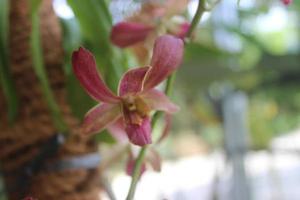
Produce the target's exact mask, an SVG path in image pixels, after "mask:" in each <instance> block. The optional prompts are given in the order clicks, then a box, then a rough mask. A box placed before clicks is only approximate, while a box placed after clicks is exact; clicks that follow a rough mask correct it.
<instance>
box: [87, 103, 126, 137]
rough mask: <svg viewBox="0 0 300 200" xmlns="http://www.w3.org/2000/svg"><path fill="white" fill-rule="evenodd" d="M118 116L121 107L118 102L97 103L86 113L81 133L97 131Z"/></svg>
mask: <svg viewBox="0 0 300 200" xmlns="http://www.w3.org/2000/svg"><path fill="white" fill-rule="evenodd" d="M120 116H121V108H120V105H119V104H108V103H103V104H99V105H97V106H95V107H94V108H92V109H91V110H90V111H89V112H88V113H87V114H86V116H85V117H84V120H83V123H82V127H81V128H82V129H81V131H82V133H83V134H92V133H98V132H100V131H101V130H103V129H105V128H106V127H107V126H108V125H110V124H111V123H113V122H115V121H116V120H117V119H118V118H119V117H120Z"/></svg>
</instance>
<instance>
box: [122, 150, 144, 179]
mask: <svg viewBox="0 0 300 200" xmlns="http://www.w3.org/2000/svg"><path fill="white" fill-rule="evenodd" d="M134 165H135V160H134V158H133V156H132V155H130V156H129V158H128V161H127V163H126V174H127V175H129V176H132V174H133V170H134ZM145 171H146V164H145V162H143V163H142V166H141V171H140V176H141V175H143V173H144V172H145Z"/></svg>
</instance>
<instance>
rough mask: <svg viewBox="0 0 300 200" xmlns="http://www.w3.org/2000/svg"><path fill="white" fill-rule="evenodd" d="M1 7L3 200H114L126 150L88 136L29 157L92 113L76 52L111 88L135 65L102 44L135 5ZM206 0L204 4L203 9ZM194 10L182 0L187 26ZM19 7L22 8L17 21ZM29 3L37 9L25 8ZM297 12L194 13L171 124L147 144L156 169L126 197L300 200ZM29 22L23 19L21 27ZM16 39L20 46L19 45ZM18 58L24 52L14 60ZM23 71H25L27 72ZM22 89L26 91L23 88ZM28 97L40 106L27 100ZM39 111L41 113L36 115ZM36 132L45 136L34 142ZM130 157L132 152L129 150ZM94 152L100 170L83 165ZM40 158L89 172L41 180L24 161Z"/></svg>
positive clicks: (221, 8) (269, 1) (92, 1)
mask: <svg viewBox="0 0 300 200" xmlns="http://www.w3.org/2000/svg"><path fill="white" fill-rule="evenodd" d="M12 2H13V1H11V2H10V1H5V0H1V5H0V14H1V15H2V16H0V17H1V20H2V21H1V27H0V28H1V29H0V33H1V38H0V39H1V43H0V46H1V48H0V50H1V52H0V53H1V54H0V58H1V61H2V62H1V63H0V66H1V71H0V72H1V76H0V77H1V79H0V80H1V90H0V92H1V95H0V99H1V98H2V100H0V106H1V107H2V108H0V111H1V116H2V117H1V118H0V119H1V126H0V128H1V129H0V132H2V133H0V135H1V138H0V144H1V145H3V147H1V150H0V151H2V152H1V153H0V164H1V167H2V171H3V172H2V176H3V179H2V184H1V185H0V187H2V189H1V191H2V192H1V195H2V199H3V200H4V199H7V198H8V197H9V196H10V199H21V198H24V197H25V196H26V195H29V196H33V197H37V198H38V199H54V198H56V199H99V198H101V199H110V198H112V197H111V194H110V192H109V191H113V193H114V194H115V197H116V199H124V197H125V196H126V194H127V191H128V188H129V184H130V176H128V175H126V173H125V170H124V169H125V165H126V159H127V157H126V155H124V154H122V152H124V149H127V148H128V146H127V145H126V144H116V142H115V140H114V138H113V137H111V136H110V134H109V133H107V132H105V133H101V134H98V135H96V136H95V137H94V138H93V142H92V144H91V143H90V142H87V141H85V140H84V139H82V138H80V137H79V136H76V137H75V136H73V139H69V140H67V142H66V143H65V144H66V145H65V144H64V147H63V150H56V149H54V150H53V149H50V150H48V151H52V152H56V151H58V152H59V153H58V156H56V155H55V156H54V158H53V156H52V155H48V154H46V156H43V155H44V154H40V153H38V152H40V151H42V150H41V148H40V147H38V146H41V145H42V146H43V145H44V146H45V145H46V144H48V143H49V141H50V140H49V138H52V137H54V136H57V135H58V134H57V133H64V132H72V131H73V129H76V127H78V123H79V121H80V120H81V119H82V117H83V115H84V113H85V112H86V111H87V110H88V109H89V108H90V107H92V105H94V104H95V102H94V101H93V100H91V99H90V98H89V97H88V96H87V95H86V94H85V93H84V92H83V90H82V89H81V88H80V86H79V84H78V82H77V81H76V80H75V78H74V75H73V73H72V70H71V66H70V57H71V53H72V51H73V50H75V49H77V48H78V46H80V45H83V46H85V47H87V48H88V49H90V50H91V51H92V52H93V53H94V54H95V57H96V60H97V63H98V65H99V69H100V71H101V72H102V73H103V74H104V77H105V80H106V82H107V83H108V85H109V86H110V87H111V88H112V89H116V86H117V80H118V79H119V77H120V76H121V74H122V72H124V71H125V70H126V69H127V68H128V67H133V66H135V65H136V64H137V61H136V59H135V58H134V55H133V53H132V52H131V51H130V50H128V49H125V50H123V49H120V48H117V47H115V46H113V45H112V44H111V43H110V41H109V33H110V30H111V26H112V25H113V24H116V23H117V22H120V21H123V20H124V19H126V18H127V17H129V16H130V15H131V14H132V13H134V12H138V10H139V9H140V8H141V3H143V2H142V1H139V0H111V1H109V0H107V1H96V0H88V1H86V2H84V3H83V1H81V2H80V1H78V0H69V1H68V2H66V1H65V0H54V1H47V0H45V1H43V3H42V4H41V3H38V2H39V1H34V0H32V1H28V2H31V3H28V2H27V4H26V1H22V0H17V1H15V2H14V3H12ZM24 2H25V3H24ZM45 2H46V3H45ZM47 2H48V3H47ZM209 3H210V4H211V5H212V4H213V3H214V1H209ZM14 4H16V5H14ZM29 4H30V6H28V5H29ZM38 4H40V5H38ZM43 4H45V5H44V6H43ZM197 4H198V1H196V0H191V1H189V3H188V6H187V8H186V10H185V11H184V13H183V14H182V15H183V16H184V18H185V19H187V20H188V21H191V19H192V17H193V16H194V14H195V12H196V8H197ZM24 5H27V8H28V7H30V8H31V9H27V12H25V14H24V15H22V11H23V10H24ZM39 6H40V11H38V9H37V8H36V7H39ZM51 6H53V8H54V12H53V13H50V14H49V12H48V11H47V8H48V7H51ZM25 7H26V6H25ZM35 8H36V10H35ZM22 9H23V10H22ZM50 9H51V8H50ZM41 10H42V11H41ZM43 10H44V11H45V12H43ZM299 11H300V2H299V1H297V0H295V1H294V2H293V3H292V4H290V5H289V6H286V5H284V4H283V3H282V2H281V1H279V0H265V1H259V0H256V1H255V0H240V1H237V0H221V1H220V2H219V3H217V4H216V5H215V6H214V8H213V9H212V10H211V11H207V12H205V13H204V15H203V18H202V20H201V22H200V24H199V25H198V27H197V30H196V32H195V33H194V35H193V41H189V42H187V45H186V48H185V56H184V62H183V64H182V66H181V68H180V70H179V71H178V73H177V76H176V81H175V86H174V91H173V96H172V99H173V101H174V102H176V103H177V104H178V105H180V108H181V110H180V112H178V113H177V114H176V115H174V116H173V120H172V128H171V130H170V133H169V135H168V137H167V138H166V139H165V140H164V141H163V142H162V143H160V144H159V145H155V147H154V148H155V149H156V152H157V153H159V154H160V158H161V159H162V166H161V171H160V172H155V171H153V170H151V169H150V168H149V170H146V172H145V173H144V174H143V175H142V177H141V180H140V182H139V185H138V188H137V193H136V199H145V200H148V199H149V200H156V199H158V200H159V199H170V200H173V199H174V200H195V199H199V200H206V199H207V200H227V199H228V200H229V199H230V200H248V199H249V200H250V199H253V200H298V199H300V191H299V189H298V186H299V185H300V157H299V152H300V127H299V125H300V115H299V113H300V91H299V89H300V87H299V86H298V84H300V66H299V65H300V42H299V41H300V31H299V25H300V16H299V13H300V12H299ZM18 12H19V13H18ZM20 13H21V14H20ZM28 13H29V14H28ZM28 15H30V17H29V18H28V19H27V20H24V19H23V18H22V17H24V16H28ZM47 15H51V16H53V17H54V18H56V17H55V16H57V17H58V20H59V21H58V20H57V24H54V22H47V19H48V21H50V20H51V19H50V18H49V16H48V17H47ZM25 18H26V17H25ZM43 18H46V19H43ZM8 19H9V20H8ZM56 19H57V18H56ZM54 21H55V20H54ZM43 24H44V25H43ZM24 27H25V29H24ZM28 27H29V28H28ZM53 27H59V28H53ZM27 28H28V29H27ZM23 31H25V32H26V31H28V34H27V35H26V34H25V35H26V36H24V37H23V36H22V34H20V33H21V32H23ZM44 32H46V33H44ZM59 33H60V36H59V37H56V35H57V34H59ZM40 36H42V37H41V38H42V39H39V38H40ZM22 37H23V39H24V40H26V41H25V42H24V45H25V46H26V45H27V46H28V47H24V45H23V46H22V45H20V44H21V43H20V42H19V40H21V39H22ZM20 38H21V39H20ZM45 38H46V39H45ZM47 38H48V39H47ZM55 38H58V39H55ZM53 40H55V41H54V42H53ZM43 41H44V43H43ZM45 41H48V42H45ZM41 43H42V44H41ZM47 43H51V44H47ZM57 44H59V45H58V46H59V47H58V46H57ZM17 45H19V46H21V47H16V46H17ZM23 48H25V49H26V48H27V49H26V50H24V49H23ZM23 51H26V52H27V54H28V55H27V54H26V55H27V56H20V55H19V53H20V52H21V53H22V52H23ZM51 52H54V53H51ZM55 52H56V53H55ZM55 54H59V55H55ZM18 55H19V56H18ZM43 55H44V56H43ZM47 55H48V57H47ZM51 56H52V57H51ZM27 57H30V58H31V59H29V60H30V61H28V62H30V63H31V64H24V65H25V67H24V69H22V70H20V69H21V68H22V66H21V65H22V60H26V59H27ZM51 60H56V61H57V60H59V62H58V63H55V62H53V61H51ZM43 63H44V64H43ZM28 65H29V67H28ZM56 65H57V66H59V67H55V66H56ZM26 66H27V68H26ZM32 66H33V67H32ZM28 68H32V71H30V72H28V70H29V69H28ZM57 68H59V69H57ZM43 69H47V70H46V71H45V70H43ZM56 69H57V70H56ZM55 70H56V71H55ZM22 73H24V74H25V75H26V74H27V73H28V74H32V73H34V74H36V77H37V78H36V77H30V76H28V77H29V78H27V79H25V78H24V77H23V75H22ZM47 74H48V75H47ZM51 74H52V75H51ZM62 74H63V77H62V78H61V76H62ZM47 76H48V78H47ZM30 80H34V81H36V82H38V83H39V84H40V87H39V89H38V91H40V92H37V94H36V93H34V94H27V93H28V91H30V90H31V87H35V85H36V82H34V81H30ZM24 84H25V85H27V86H26V88H24V89H22V87H23V85H24ZM24 87H25V86H24ZM161 87H163V86H161ZM23 90H24V91H25V92H22V91H23ZM61 90H63V91H61ZM51 91H53V92H52V93H51ZM23 93H24V94H23ZM61 93H63V94H61ZM35 94H36V96H37V97H34V95H35ZM62 96H63V97H62ZM33 97H34V98H33ZM38 98H41V99H43V100H42V101H43V102H44V103H40V102H39V101H37V99H38ZM55 101H56V103H55ZM32 102H33V103H32ZM45 102H46V103H45ZM57 102H58V103H57ZM36 104H38V105H37V107H39V105H40V104H43V105H44V104H45V106H44V107H47V109H46V111H45V110H44V109H42V111H40V109H37V108H36V107H35V106H36ZM78 105H80V106H78ZM30 106H31V107H33V109H31V110H30V111H28V109H29V108H24V107H30ZM20 110H21V111H20ZM20 112H21V113H23V114H20ZM40 112H42V114H40ZM28 113H29V114H28ZM45 113H50V114H48V115H49V116H48V115H47V116H48V117H45ZM60 115H61V116H60ZM53 116H54V117H53ZM70 116H71V117H70ZM43 117H44V118H43ZM40 118H41V119H42V120H41V121H39V119H40ZM45 118H46V119H45ZM61 118H63V120H60V119H61ZM55 119H56V120H55ZM45 121H46V122H45ZM50 121H51V122H50ZM53 121H54V122H53ZM55 121H58V122H55ZM61 121H65V124H62V123H61ZM39 122H41V125H40V126H41V127H40V128H39V125H38V123H39ZM35 123H36V124H35ZM12 124H14V125H12ZM31 124H33V125H31ZM50 124H51V125H50ZM53 124H54V125H53ZM48 126H49V128H48ZM28 127H29V128H28ZM53 127H54V128H53ZM70 127H71V128H70ZM163 127H164V123H163V120H161V121H160V123H159V126H158V127H157V128H156V129H155V130H154V132H153V137H154V138H158V137H159V132H160V131H161V130H162V129H163ZM66 130H72V131H66ZM43 131H44V132H45V133H44V132H43ZM33 132H35V133H33ZM74 132H76V130H74ZM54 133H55V134H54ZM11 135H15V137H14V138H13V137H12V136H11ZM22 135H26V136H24V138H27V137H31V136H32V137H31V139H28V140H30V141H29V142H28V141H27V140H26V139H22V140H20V138H21V137H23V136H22ZM41 135H44V136H43V137H42V138H41ZM74 135H76V134H74ZM78 137H79V138H78ZM32 138H33V139H32ZM26 141H27V142H26ZM33 141H34V142H33ZM19 143H22V144H19ZM56 143H59V142H56ZM54 146H55V145H54ZM81 146H84V147H82V148H81ZM91 146H92V148H91ZM13 147H14V148H13ZM50 147H53V145H50ZM36 148H37V149H40V150H36ZM76 148H78V149H82V150H78V149H76ZM136 150H137V149H136V148H135V147H133V151H134V152H135V151H136ZM95 151H99V152H100V158H101V160H100V161H99V163H98V162H96V161H97V159H96V161H95V158H94V157H92V158H91V160H92V161H90V160H86V159H87V158H86V157H84V156H83V155H85V154H87V153H88V155H90V154H92V153H91V152H95ZM26 155H27V157H26ZM40 155H42V157H45V158H46V161H45V160H44V161H43V163H45V162H46V163H47V161H48V160H47V159H48V158H49V160H51V159H57V158H58V159H59V162H60V163H61V159H65V158H67V159H68V158H70V157H71V159H73V160H72V163H74V162H73V161H74V159H75V160H76V159H77V161H78V163H88V164H87V166H88V167H86V166H84V167H82V166H83V164H78V163H77V164H72V166H71V167H66V170H68V173H64V171H63V170H62V169H65V168H64V167H65V165H62V166H63V167H58V168H59V170H58V171H59V172H57V171H55V172H53V171H51V170H50V172H47V173H44V174H42V175H40V174H39V173H40V170H39V169H40V168H39V167H36V166H39V165H38V164H37V165H35V164H32V163H39V162H38V161H36V159H33V158H36V157H38V156H40ZM80 156H81V157H82V158H81V157H80ZM16 158H18V159H19V160H18V161H16ZM93 159H94V160H93ZM32 160H34V161H36V162H32ZM68 162H69V161H68ZM68 162H66V163H68ZM93 162H96V166H97V167H98V166H100V167H99V168H100V169H98V170H99V171H100V172H97V173H95V169H92V170H91V168H93V167H94V168H95V166H93V165H92V164H91V163H93ZM12 163H13V164H12ZM28 163H31V164H29V165H28ZM75 163H76V162H75ZM89 164H91V166H90V167H89ZM66 165H67V164H66ZM14 166H15V168H14ZM20 166H21V169H24V166H27V168H26V169H28V166H29V169H30V170H32V169H34V170H33V172H35V171H37V172H39V173H37V175H36V174H35V173H32V174H30V175H28V174H26V176H23V174H21V175H19V176H17V177H14V178H11V177H10V175H9V173H11V169H12V168H14V170H15V171H20V170H19V169H20ZM32 166H33V167H32ZM55 166H56V165H55ZM74 166H75V167H74ZM78 166H79V167H78ZM51 167H52V165H50V168H51ZM73 168H74V169H73ZM83 169H84V170H85V171H84V170H83ZM7 171H8V172H7ZM87 171H88V172H87ZM96 171H97V170H96ZM51 173H53V174H51ZM99 173H101V174H102V176H101V177H102V178H99V180H95V182H97V183H98V182H101V183H99V184H98V185H100V187H101V188H102V190H97V189H95V188H94V187H95V185H96V184H95V183H94V182H93V184H94V186H86V187H87V188H85V185H84V184H85V183H88V181H87V180H88V179H90V177H98V176H96V175H95V174H97V175H98V174H99ZM62 174H65V176H67V177H68V178H70V177H71V176H77V177H81V178H80V180H79V178H78V180H75V181H74V178H73V179H72V180H69V182H68V183H65V182H64V181H65V179H64V178H66V177H62V176H61V175H62ZM78 174H80V175H78ZM49 176H51V178H50V179H49ZM20 177H21V178H20ZM32 177H33V178H32ZM57 177H61V179H58V178H57ZM103 177H104V178H103ZM68 178H66V179H68ZM44 179H45V180H44ZM52 179H53V180H52ZM70 179H71V178H70ZM12 180H14V181H12ZM16 180H30V181H29V182H26V183H25V184H24V185H25V186H26V185H33V186H30V187H29V189H26V190H24V192H22V195H23V196H22V195H21V196H20V190H18V192H17V193H19V196H18V195H15V193H16V191H15V190H14V189H16V187H15V185H16V183H19V182H20V181H16ZM32 180H33V181H32ZM11 182H14V183H13V184H11ZM21 182H22V181H21ZM58 182H60V183H61V184H58ZM108 182H109V183H110V185H111V186H110V187H109V186H108V185H109V184H107V183H108ZM79 183H80V184H79ZM12 185H13V186H12ZM24 185H22V184H21V186H20V188H23V186H24ZM37 185H41V188H40V189H38V190H39V191H37V189H36V188H35V187H36V186H37ZM66 185H68V186H70V187H67V186H66ZM74 185H75V186H74ZM82 185H84V186H82ZM87 185H89V184H87ZM53 188H56V189H53ZM43 191H47V192H43ZM45 193H46V194H45ZM54 193H55V195H56V196H55V195H54ZM25 194H26V195H25ZM71 194H72V195H71ZM93 194H94V195H93ZM81 195H82V196H81ZM59 197H60V198H59ZM75 197H76V198H75ZM0 199H1V198H0ZM2 199H1V200H2Z"/></svg>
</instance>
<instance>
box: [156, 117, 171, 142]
mask: <svg viewBox="0 0 300 200" xmlns="http://www.w3.org/2000/svg"><path fill="white" fill-rule="evenodd" d="M171 125H172V115H170V114H166V115H165V127H164V129H163V131H162V134H161V135H160V137H159V138H158V140H157V142H156V143H157V144H159V143H161V142H162V141H163V140H164V139H165V138H166V137H167V136H168V135H169V133H170V129H171Z"/></svg>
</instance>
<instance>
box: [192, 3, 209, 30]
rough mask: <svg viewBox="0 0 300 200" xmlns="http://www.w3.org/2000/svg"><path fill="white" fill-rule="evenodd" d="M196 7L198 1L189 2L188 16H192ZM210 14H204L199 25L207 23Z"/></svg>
mask: <svg viewBox="0 0 300 200" xmlns="http://www.w3.org/2000/svg"><path fill="white" fill-rule="evenodd" d="M197 7H198V1H195V0H194V1H191V2H190V3H189V5H188V12H189V14H190V16H192V17H193V16H194V15H195V14H196V12H197ZM210 15H211V14H210V12H204V13H203V16H202V18H201V22H200V23H201V24H202V23H204V22H205V21H207V20H208V19H209V17H210Z"/></svg>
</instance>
